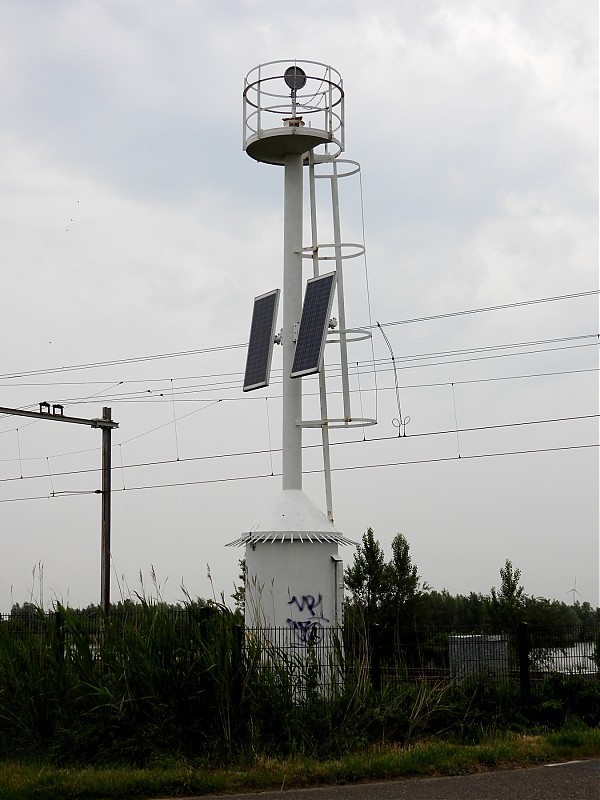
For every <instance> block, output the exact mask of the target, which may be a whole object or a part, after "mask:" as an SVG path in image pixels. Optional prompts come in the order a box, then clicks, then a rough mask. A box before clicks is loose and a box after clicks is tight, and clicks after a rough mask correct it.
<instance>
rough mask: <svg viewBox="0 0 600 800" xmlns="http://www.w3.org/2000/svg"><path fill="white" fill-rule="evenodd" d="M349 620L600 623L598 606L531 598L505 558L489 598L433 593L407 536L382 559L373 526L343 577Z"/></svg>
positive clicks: (484, 626) (482, 625)
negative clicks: (419, 568)
mask: <svg viewBox="0 0 600 800" xmlns="http://www.w3.org/2000/svg"><path fill="white" fill-rule="evenodd" d="M344 577H345V583H346V589H347V592H348V596H347V598H346V605H345V617H346V620H347V621H349V622H355V623H357V624H363V625H364V624H367V625H373V624H378V625H381V626H382V627H394V628H414V627H433V628H448V629H453V630H460V631H486V630H489V631H499V630H506V631H509V630H514V629H515V628H516V626H517V625H518V624H519V623H520V622H527V623H529V624H530V625H535V626H539V627H546V626H547V627H559V626H565V627H571V628H573V627H582V626H583V627H586V626H590V627H591V626H597V625H599V624H600V608H595V609H594V608H593V607H592V606H591V604H590V603H588V602H583V603H579V602H575V603H573V604H572V605H568V604H567V603H564V602H560V601H558V600H547V599H545V598H543V597H534V596H532V595H528V594H527V593H526V592H525V589H524V587H523V586H522V585H521V583H520V581H521V570H520V569H518V568H516V567H514V566H513V564H512V562H511V561H510V560H509V559H507V560H506V561H505V563H504V565H503V566H502V567H501V568H500V586H499V587H497V588H496V587H492V588H491V589H490V592H489V594H481V593H476V592H470V593H469V594H468V595H463V594H457V595H453V594H451V593H450V592H448V591H447V590H446V589H442V591H437V590H434V589H432V588H431V587H429V586H428V585H427V584H426V583H425V582H424V581H423V580H422V578H421V576H420V575H419V572H418V568H417V566H416V565H415V564H413V562H412V559H411V556H410V546H409V543H408V541H407V539H406V537H405V536H404V535H403V534H402V533H398V534H397V535H396V536H395V537H394V539H393V540H392V557H391V559H389V560H386V557H385V553H384V551H383V548H382V547H381V544H380V543H379V542H378V540H377V539H376V537H375V534H374V533H373V530H372V528H368V530H367V531H366V532H365V533H364V534H363V537H362V540H361V542H360V544H359V545H358V546H357V548H356V551H355V553H354V558H353V561H352V563H351V564H349V565H348V567H347V568H346V570H345V573H344Z"/></svg>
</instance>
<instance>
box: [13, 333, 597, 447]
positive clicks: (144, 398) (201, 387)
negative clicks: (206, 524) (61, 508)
mask: <svg viewBox="0 0 600 800" xmlns="http://www.w3.org/2000/svg"><path fill="white" fill-rule="evenodd" d="M582 338H585V339H588V338H589V339H594V340H597V338H598V335H597V334H584V335H582V336H577V337H562V338H561V339H552V340H541V341H540V342H532V343H525V342H524V343H516V344H509V345H491V346H489V347H485V348H472V349H467V350H461V351H446V352H447V354H448V355H450V356H452V355H460V354H466V353H476V354H479V353H483V355H475V357H473V358H451V359H450V360H447V361H429V362H428V363H413V362H420V361H426V360H427V359H431V358H436V357H437V356H442V355H443V353H430V354H417V355H410V356H401V357H395V358H394V359H391V358H390V359H387V358H385V359H378V360H377V361H376V362H375V372H376V373H385V372H390V371H393V372H394V373H395V372H396V371H397V370H406V369H418V368H422V367H437V366H449V365H453V364H464V363H472V362H477V361H489V360H493V359H496V358H509V357H516V356H526V355H538V354H543V353H554V352H561V351H565V350H575V349H579V348H585V347H598V346H599V344H600V343H599V342H598V341H592V342H586V343H582V344H570V345H568V346H560V347H549V348H540V349H536V350H525V351H520V352H509V353H498V352H495V351H497V350H500V349H512V348H516V347H518V346H525V345H528V344H542V343H544V341H548V342H557V343H558V342H561V341H565V342H567V341H573V340H574V339H582ZM490 353H491V355H490ZM398 362H408V363H398ZM359 363H362V364H363V367H364V368H363V369H362V370H360V374H361V375H370V374H372V373H373V371H374V370H373V366H372V365H371V363H370V362H359ZM388 364H391V367H389V368H388V366H387V365H388ZM338 370H339V365H338V364H331V365H329V366H328V368H327V374H328V377H336V375H337V373H338ZM280 372H281V371H280V370H274V371H273V374H274V375H275V376H277V375H278V374H280ZM563 372H566V371H563ZM228 374H236V373H228ZM237 374H241V373H237ZM357 374H358V373H357ZM548 374H549V373H548ZM199 377H201V376H199ZM157 380H162V381H164V379H157ZM124 382H125V381H119V383H124ZM131 382H132V383H142V384H143V383H147V382H148V381H146V380H142V379H140V380H137V381H131ZM280 383H281V379H280V378H278V377H273V378H272V380H271V385H279V384H280ZM58 385H60V384H58ZM239 388H240V384H239V380H237V379H232V380H229V381H225V382H220V383H208V384H203V383H201V384H192V385H190V386H181V387H179V389H178V390H177V391H176V392H174V393H173V394H171V390H170V388H169V387H167V386H165V387H163V388H162V390H161V389H156V390H151V389H145V388H142V389H138V390H135V391H132V392H122V393H119V394H113V395H110V396H106V395H105V397H104V399H105V400H106V401H107V402H108V401H110V402H112V403H117V402H144V403H148V402H152V401H154V402H172V397H175V398H176V400H179V399H180V397H181V395H189V394H203V393H206V392H214V391H223V392H225V391H238V390H239ZM382 388H385V387H382ZM400 388H402V387H400ZM105 391H108V390H105ZM61 399H62V400H63V402H64V403H65V404H68V405H77V404H87V403H91V402H94V396H87V397H83V398H77V397H72V398H71V397H70V398H61ZM222 399H224V398H222ZM236 399H244V400H245V401H246V402H247V401H252V400H256V399H257V398H253V397H248V396H243V397H240V398H236ZM34 407H35V404H29V405H28V406H23V408H24V409H28V408H34ZM34 422H35V420H34ZM28 424H33V423H28ZM11 430H14V429H11ZM3 432H4V431H0V434H1V433H3Z"/></svg>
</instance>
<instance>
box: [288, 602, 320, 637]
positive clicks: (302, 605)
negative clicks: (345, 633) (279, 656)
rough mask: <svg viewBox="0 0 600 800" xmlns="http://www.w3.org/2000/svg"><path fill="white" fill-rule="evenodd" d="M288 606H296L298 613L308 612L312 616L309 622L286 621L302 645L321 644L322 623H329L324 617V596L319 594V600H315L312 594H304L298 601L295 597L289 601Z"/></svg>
mask: <svg viewBox="0 0 600 800" xmlns="http://www.w3.org/2000/svg"><path fill="white" fill-rule="evenodd" d="M288 605H289V606H292V605H295V606H296V607H297V609H298V611H301V612H306V611H308V613H309V614H310V618H309V619H307V620H295V619H290V618H288V619H286V623H287V625H288V627H289V628H291V629H292V630H293V631H294V635H295V636H296V639H297V641H298V642H299V643H300V644H316V643H317V642H320V641H321V635H320V630H321V628H323V627H324V626H323V625H322V622H329V620H328V619H327V617H324V616H323V596H322V595H321V594H319V596H318V598H315V597H314V595H312V594H304V595H302V596H301V598H300V599H298V597H296V595H294V596H293V597H292V599H291V600H288Z"/></svg>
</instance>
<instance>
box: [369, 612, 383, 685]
mask: <svg viewBox="0 0 600 800" xmlns="http://www.w3.org/2000/svg"><path fill="white" fill-rule="evenodd" d="M369 638H370V639H371V648H370V649H371V685H372V686H373V689H374V690H375V691H376V692H379V691H381V628H380V626H379V625H377V624H375V625H371V629H370V637H369Z"/></svg>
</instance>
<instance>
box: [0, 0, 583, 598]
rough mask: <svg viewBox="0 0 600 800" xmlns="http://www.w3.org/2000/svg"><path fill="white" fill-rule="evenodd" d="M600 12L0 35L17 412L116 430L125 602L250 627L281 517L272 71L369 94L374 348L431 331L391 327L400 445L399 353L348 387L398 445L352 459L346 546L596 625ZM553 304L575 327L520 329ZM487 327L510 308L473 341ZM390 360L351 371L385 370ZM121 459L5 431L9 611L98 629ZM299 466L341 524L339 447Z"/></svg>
mask: <svg viewBox="0 0 600 800" xmlns="http://www.w3.org/2000/svg"><path fill="white" fill-rule="evenodd" d="M597 13H598V12H597V3H596V2H594V0H578V2H576V3H573V2H569V1H568V0H564V1H563V0H543V2H542V0H527V2H523V0H502V2H496V0H490V1H489V2H486V3H481V2H474V1H473V2H469V1H468V0H448V1H447V2H445V3H442V2H439V0H427V1H426V2H420V3H415V2H412V1H410V2H409V0H393V2H392V1H390V2H385V0H374V1H373V2H370V3H364V2H356V0H354V1H353V0H345V1H344V2H339V1H338V0H332V2H329V3H325V4H324V3H321V2H315V1H314V0H306V2H304V3H302V4H297V3H296V4H291V3H278V4H276V3H273V2H261V0H246V2H234V1H233V0H231V1H229V2H227V1H226V0H221V2H212V3H211V2H206V1H204V2H203V1H202V0H188V1H185V0H181V1H180V2H177V1H176V0H87V1H86V0H64V1H63V2H59V0H37V1H36V0H19V2H18V3H3V4H2V5H1V6H0V226H1V230H0V267H1V270H2V277H3V282H2V284H3V290H2V292H1V294H0V331H1V340H2V348H1V353H2V360H1V365H0V387H1V391H0V405H1V406H6V407H13V408H15V407H19V408H32V409H36V408H37V404H38V403H39V402H40V401H46V400H47V401H49V402H51V403H61V404H64V406H65V413H68V414H71V415H73V416H81V417H95V416H100V415H101V413H102V407H103V406H105V405H106V406H109V407H110V408H111V409H112V414H113V418H114V419H115V420H117V421H118V422H119V426H120V427H119V429H118V430H117V431H115V433H114V434H113V443H114V447H113V464H114V466H115V469H114V473H113V486H114V490H115V491H114V493H113V532H112V535H113V548H112V550H113V573H112V574H113V593H112V597H113V599H115V600H116V599H118V598H119V597H120V596H122V595H125V596H128V595H129V594H130V593H132V592H136V591H140V578H139V576H140V573H141V575H142V576H143V580H144V584H145V587H146V590H147V591H148V592H150V593H153V592H156V588H155V587H152V581H151V579H150V577H149V576H150V573H151V570H152V568H154V571H155V574H156V577H157V582H158V589H159V590H160V592H161V593H162V596H163V597H164V598H165V599H167V600H169V601H175V600H180V599H182V597H183V590H182V588H181V587H182V585H183V586H185V588H186V590H187V591H188V592H189V593H190V594H191V595H192V596H196V595H199V596H202V597H211V596H213V592H214V594H215V596H216V597H217V598H218V597H219V596H220V594H221V592H223V593H224V595H225V597H226V598H228V596H229V594H230V593H231V592H232V591H233V583H234V581H235V580H236V578H237V575H238V571H239V570H238V565H237V560H238V558H240V557H241V556H242V555H243V550H236V549H228V548H225V547H224V545H225V543H226V542H228V541H231V540H232V539H235V538H237V537H238V536H240V535H241V534H242V533H243V532H244V531H247V530H248V529H249V528H250V527H251V525H252V524H253V523H254V522H256V521H257V520H258V519H259V517H260V516H261V514H262V512H263V510H264V508H265V507H266V506H268V505H269V504H270V502H271V500H272V499H273V498H274V496H275V495H276V493H277V491H278V490H279V488H280V484H281V478H280V477H278V475H277V473H279V472H280V468H281V457H280V451H279V448H280V446H281V432H280V417H281V408H280V406H281V402H280V400H279V399H278V397H279V395H280V384H279V381H278V376H279V375H280V372H278V370H279V371H280V370H281V352H280V349H279V348H276V352H275V355H274V359H273V382H272V385H271V386H270V387H269V389H268V390H261V391H258V392H254V393H252V394H250V395H248V394H246V395H242V392H241V382H242V381H241V378H242V376H241V374H240V373H242V371H243V368H244V359H245V349H244V347H241V346H239V345H243V344H244V343H245V342H246V341H247V339H248V332H249V325H250V315H251V310H252V300H253V298H254V296H256V295H259V294H262V293H263V292H266V291H268V290H270V289H273V288H275V287H278V286H281V283H282V274H281V273H282V211H283V209H282V205H283V203H282V200H283V170H282V169H281V168H278V167H274V166H268V165H265V164H257V163H255V162H253V161H252V160H251V159H250V158H249V157H248V156H246V154H245V153H244V151H243V149H242V91H243V81H244V77H245V75H246V74H247V73H248V72H249V70H251V69H252V68H253V67H255V66H256V65H258V64H259V63H264V62H268V61H271V60H275V59H290V60H293V59H308V60H315V61H319V62H323V63H326V64H331V65H333V66H334V67H335V68H336V69H338V70H339V71H340V73H341V74H342V76H343V79H344V89H345V93H346V154H345V155H346V156H347V157H348V158H351V159H354V160H356V161H358V162H360V165H361V170H362V171H361V177H362V188H363V208H364V227H365V239H366V248H367V250H366V252H367V259H366V264H365V263H363V261H362V260H361V259H356V260H355V261H356V263H357V264H358V262H359V261H360V262H361V263H360V264H358V266H356V265H355V264H354V263H353V264H352V265H351V266H349V267H348V278H347V280H348V287H349V288H348V307H347V314H348V324H349V325H350V326H359V325H368V324H372V325H375V323H376V322H380V323H381V325H382V326H384V324H385V323H393V322H395V323H400V322H404V323H406V321H409V320H421V321H415V322H410V323H406V324H396V325H390V324H388V325H387V327H384V331H385V333H386V335H387V337H388V339H389V341H390V344H391V347H392V350H393V352H394V356H395V360H396V365H397V367H398V370H397V377H398V384H399V387H400V390H399V396H400V404H401V412H402V415H403V417H410V422H408V423H407V424H406V426H405V428H404V429H403V430H404V431H405V433H406V436H403V437H400V438H398V436H397V434H398V429H397V428H396V427H395V426H394V422H393V420H394V419H395V418H397V417H398V408H397V403H396V393H395V391H394V372H393V371H392V370H391V369H390V364H389V356H390V352H389V350H388V347H387V345H386V343H385V341H384V338H383V336H382V335H381V333H380V332H379V330H378V329H377V328H376V327H375V328H374V333H373V336H374V338H373V353H374V356H375V359H376V360H377V362H378V372H377V384H378V392H377V394H376V395H375V393H374V392H372V391H369V387H370V383H369V381H368V378H367V377H366V376H365V377H364V378H363V381H364V383H363V384H361V385H360V391H358V389H359V384H358V379H357V378H354V379H353V384H352V386H353V389H355V391H354V392H353V398H354V400H353V402H354V403H355V404H356V405H355V408H356V409H357V411H355V413H358V411H360V412H361V415H364V416H370V415H371V413H375V411H374V409H375V407H377V415H378V424H377V425H376V426H374V427H370V428H367V429H365V431H364V437H365V438H366V441H364V440H363V431H362V430H353V431H344V432H339V433H336V434H335V435H332V439H333V441H334V442H335V443H336V444H335V446H334V447H332V465H333V468H334V473H333V490H334V510H335V520H336V526H337V527H338V529H339V530H340V531H341V532H342V533H343V534H344V535H345V536H347V537H349V538H351V539H354V540H360V537H361V536H362V534H363V532H364V531H365V530H366V528H367V527H368V526H371V527H373V529H374V531H375V535H376V536H377V538H378V539H379V540H380V541H381V543H382V545H383V546H384V549H385V550H386V553H387V555H388V556H390V555H391V552H390V542H391V539H392V537H393V536H394V535H395V534H396V533H398V532H402V533H404V534H405V536H406V537H407V539H408V541H409V543H410V546H411V554H412V557H413V561H414V562H415V563H416V564H417V566H418V569H419V573H420V575H421V577H422V578H423V580H424V581H426V582H427V584H428V585H429V586H431V587H432V588H435V589H439V590H441V589H443V588H447V589H448V590H449V591H450V592H452V593H469V592H470V591H475V592H489V590H490V587H491V586H498V585H499V583H500V577H499V569H500V567H501V566H502V565H503V564H504V561H505V560H506V559H507V558H508V559H510V560H511V561H512V562H513V564H514V565H515V566H516V567H518V568H520V569H521V571H522V583H523V585H524V587H525V591H526V592H527V593H528V594H531V595H535V596H543V597H548V598H556V599H558V600H562V601H566V602H570V601H571V600H572V599H573V598H575V599H579V600H588V601H589V602H591V603H593V604H597V603H598V449H597V444H598V417H597V414H598V371H597V370H598V352H597V347H598V337H597V335H598V330H599V325H598V297H597V294H593V292H595V291H596V290H597V289H598V270H597V264H598V225H597V222H598V218H597V188H598V161H597V155H598V149H597V140H598V128H597V119H598V101H597V74H598V69H597V54H598V37H597V34H598V19H597ZM346 183H347V186H346V185H344V189H343V191H344V195H343V203H342V232H343V236H344V239H345V240H346V241H358V239H359V238H360V237H361V236H362V230H361V228H362V225H361V220H360V213H359V210H358V209H359V205H360V184H359V182H358V179H357V178H356V177H355V178H348V179H347V181H346ZM344 215H345V216H344ZM307 242H308V239H307ZM306 277H308V272H307V275H306ZM367 284H368V290H369V292H368V295H367ZM567 295H578V296H577V297H565V296H567ZM367 298H368V299H369V301H370V302H368V299H367ZM548 298H563V299H555V300H552V301H548V302H540V303H528V304H526V305H521V304H523V303H524V302H525V301H531V300H542V299H544V300H545V299H548ZM493 306H510V307H508V308H502V309H498V310H494V311H485V312H481V313H474V314H462V315H453V312H458V311H470V310H476V309H485V308H490V307H493ZM429 317H438V318H437V319H423V318H429ZM532 343H536V344H532ZM232 345H238V346H237V347H231V346H232ZM190 351H194V352H192V353H190ZM198 351H200V352H198ZM450 351H461V352H460V353H453V354H449V352H450ZM331 352H332V355H331V356H330V355H329V350H328V356H327V358H328V360H329V362H330V363H333V362H336V361H337V360H338V359H339V356H338V357H336V356H335V353H334V352H333V350H332V351H331ZM186 353H187V355H186ZM168 354H179V355H176V356H175V355H173V356H170V357H164V358H159V356H164V355H168ZM424 354H432V355H429V356H428V358H425V359H423V358H421V359H419V360H414V359H413V360H408V359H409V357H411V356H412V357H414V356H423V355H424ZM369 358H372V354H371V348H370V347H369V346H367V347H366V348H365V346H364V345H358V346H357V350H356V352H353V351H351V353H350V361H351V363H352V364H353V365H356V363H357V362H360V369H361V371H362V370H366V371H368V370H369V365H368V359H369ZM386 359H388V361H387V362H386V361H385V360H386ZM123 361H125V362H126V363H116V362H123ZM100 362H111V363H109V364H108V365H106V366H101V365H100ZM82 365H90V366H88V367H86V368H80V367H81V366H82ZM67 366H68V367H75V366H77V367H78V368H77V369H61V370H59V369H57V368H64V367H67ZM371 370H372V366H371ZM315 388H316V384H315V382H314V381H313V382H311V381H305V391H306V393H307V395H310V394H311V393H313V392H314V391H315ZM332 389H335V386H334V385H333V384H332ZM334 397H335V396H334V395H333V394H332V403H333V402H334ZM266 398H272V399H269V400H267V399H266ZM313 402H314V401H313V400H311V399H308V398H307V400H306V413H307V414H308V415H309V416H310V415H311V414H312V412H313ZM551 420H552V421H551ZM557 420H560V421H557ZM466 429H471V430H466ZM472 429H477V430H472ZM100 438H101V437H100V433H99V431H96V430H93V429H91V428H89V429H88V428H85V427H83V426H81V427H80V426H76V425H64V424H63V425H61V424H54V423H52V422H46V421H35V420H33V421H32V420H29V419H26V418H24V417H16V416H12V417H8V416H7V417H1V418H0V501H1V502H0V532H1V536H2V548H3V549H2V552H3V555H2V558H1V559H0V611H8V610H10V607H11V605H12V603H15V602H20V603H22V602H25V601H29V600H34V601H35V602H43V603H44V604H46V605H48V604H51V603H52V601H53V600H60V601H62V602H65V603H67V602H68V603H70V604H71V605H74V606H84V605H87V604H89V603H92V602H97V601H98V599H99V551H100V499H99V496H98V495H97V494H94V491H95V490H97V489H99V487H100V474H99V471H98V470H99V467H100ZM372 440H376V441H372ZM318 442H319V438H318V434H315V432H314V431H313V432H309V434H306V435H305V443H306V444H307V445H317V444H318ZM352 442H354V443H352ZM592 445H594V446H592ZM526 451H529V452H526ZM532 451H535V452H532ZM459 455H460V459H459V458H458V456H459ZM217 456H223V457H219V458H217ZM149 462H154V463H153V464H152V465H148V466H134V465H141V464H149ZM155 462H161V463H159V464H157V463H155ZM304 463H305V469H306V470H307V474H306V476H305V491H306V492H307V494H308V495H309V496H310V497H311V498H312V500H313V501H314V502H315V503H316V504H317V505H318V506H319V507H320V508H321V509H323V510H324V505H325V501H324V488H323V476H322V473H320V472H319V470H320V469H322V461H321V460H320V455H319V449H318V447H310V448H307V450H306V455H305V460H304ZM61 473H62V474H61ZM271 473H274V475H273V476H272V477H269V476H271ZM35 476H38V477H35ZM256 476H267V477H256ZM175 484H179V485H175ZM181 484H184V485H181ZM167 485H170V486H167ZM341 554H342V556H343V558H344V560H345V561H346V562H348V561H350V560H351V559H352V549H351V548H346V547H344V548H342V552H341ZM207 565H210V573H211V576H212V582H211V581H210V580H209V579H208V577H207V572H208V567H207ZM575 588H576V590H577V593H578V594H576V593H575V591H574V590H575Z"/></svg>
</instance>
